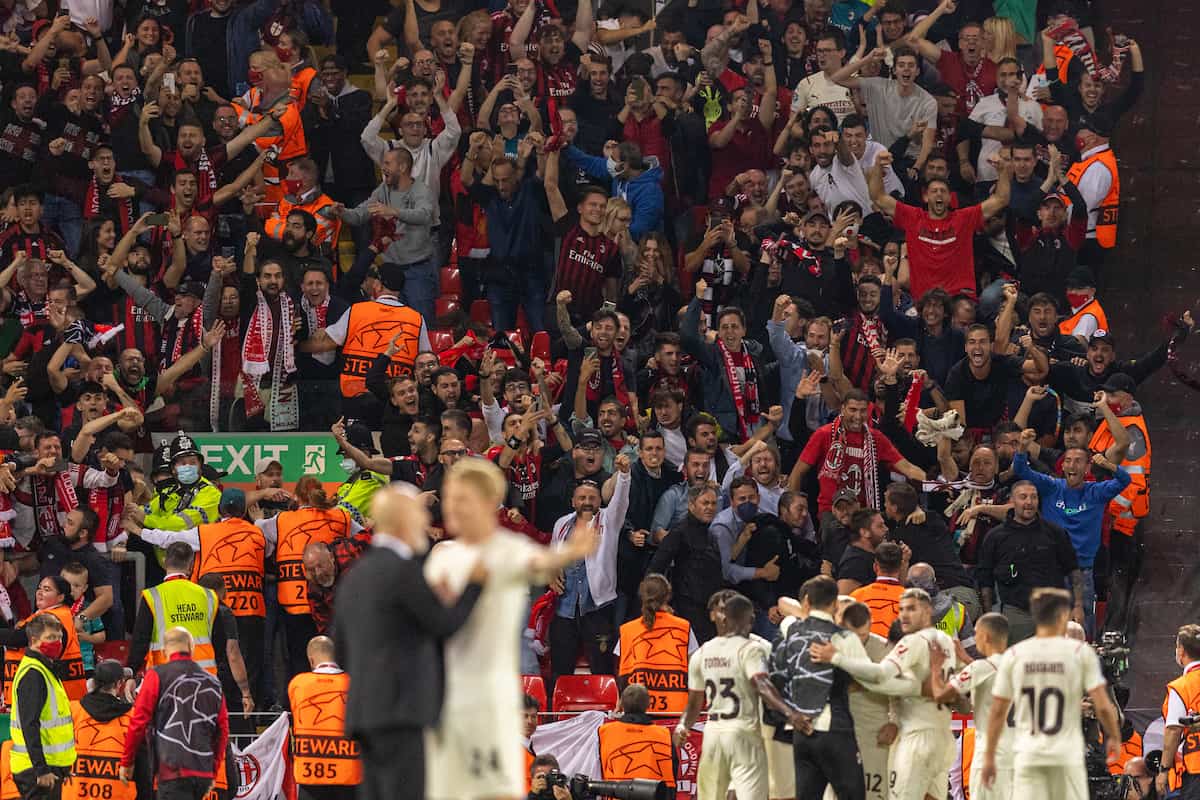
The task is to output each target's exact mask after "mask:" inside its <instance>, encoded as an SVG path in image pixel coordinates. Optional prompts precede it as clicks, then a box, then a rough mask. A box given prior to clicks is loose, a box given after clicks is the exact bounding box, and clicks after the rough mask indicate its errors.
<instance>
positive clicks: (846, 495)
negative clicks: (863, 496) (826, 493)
mask: <svg viewBox="0 0 1200 800" xmlns="http://www.w3.org/2000/svg"><path fill="white" fill-rule="evenodd" d="M857 502H858V492H856V491H854V490H853V489H850V488H846V487H843V488H841V489H838V490H837V492H835V493H834V495H833V503H831V505H835V506H836V505H837V504H838V503H857Z"/></svg>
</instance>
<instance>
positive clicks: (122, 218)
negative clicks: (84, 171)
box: [83, 175, 133, 235]
mask: <svg viewBox="0 0 1200 800" xmlns="http://www.w3.org/2000/svg"><path fill="white" fill-rule="evenodd" d="M118 184H120V185H125V181H123V180H122V179H121V178H120V177H116V178H113V182H112V183H110V184H109V185H108V186H104V187H101V186H100V183H99V181H97V180H96V176H95V175H93V176H92V179H91V180H90V181H88V186H87V192H86V193H85V194H84V198H83V218H84V219H99V218H100V217H102V216H105V214H104V212H103V211H101V205H102V203H103V201H102V200H101V199H100V198H101V197H103V196H106V193H107V192H108V189H109V187H111V186H117V185H118ZM114 202H115V203H116V204H117V219H116V223H117V227H118V228H119V229H120V231H121V234H122V235H124V234H126V233H129V229H130V228H132V227H133V198H130V197H122V198H121V199H119V200H115V201H114Z"/></svg>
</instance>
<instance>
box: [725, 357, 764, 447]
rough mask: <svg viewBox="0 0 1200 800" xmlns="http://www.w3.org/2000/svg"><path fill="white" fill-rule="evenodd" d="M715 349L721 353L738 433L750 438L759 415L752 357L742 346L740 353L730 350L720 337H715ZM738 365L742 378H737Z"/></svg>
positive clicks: (756, 379) (756, 375)
mask: <svg viewBox="0 0 1200 800" xmlns="http://www.w3.org/2000/svg"><path fill="white" fill-rule="evenodd" d="M717 350H718V351H720V353H721V362H722V363H723V364H724V366H725V380H726V381H727V382H728V383H729V390H730V392H731V393H732V394H733V407H734V409H735V410H736V411H737V421H738V434H739V435H740V436H741V438H742V440H743V441H745V440H746V439H748V438H750V433H751V432H752V431H753V429H754V426H755V425H757V424H758V417H759V407H758V374H757V372H756V371H755V369H754V358H753V357H752V356H751V355H750V353H748V352H747V351H746V349H745V348H744V347H743V348H742V351H741V352H740V353H734V352H732V351H730V350H729V348H728V347H726V346H725V343H724V342H722V341H721V340H720V339H717ZM738 367H741V368H742V376H743V379H739V378H738V372H737V368H738Z"/></svg>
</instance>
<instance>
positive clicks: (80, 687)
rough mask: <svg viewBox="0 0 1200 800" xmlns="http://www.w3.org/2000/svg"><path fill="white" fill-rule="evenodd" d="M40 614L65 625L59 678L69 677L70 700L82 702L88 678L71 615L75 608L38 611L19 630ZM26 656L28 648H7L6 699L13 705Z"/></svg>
mask: <svg viewBox="0 0 1200 800" xmlns="http://www.w3.org/2000/svg"><path fill="white" fill-rule="evenodd" d="M38 614H53V615H54V616H55V617H57V618H58V621H59V622H61V623H62V626H63V631H64V632H65V635H64V638H63V654H62V658H60V659H59V662H60V664H61V665H62V666H61V667H60V668H59V669H56V670H55V671H56V672H57V673H58V674H59V675H65V676H66V678H64V680H63V688H64V689H66V690H67V697H69V698H70V699H72V700H78V699H79V698H81V697H83V696H84V695H85V694H87V676H86V675H85V674H84V672H83V655H82V654H81V653H80V652H79V636H78V635H76V633H75V618H74V617H73V616H72V615H71V609H70V608H69V607H67V606H56V607H55V608H51V609H48V610H46V611H35V612H33V613H32V614H30V615H29V616H28V617H26V618H25V619H23V620H21V621H20V622H18V623H17V627H18V628H24V627H25V626H26V625H28V624H29V621H30V620H31V619H33V618H34V617H36V616H37V615H38ZM24 656H25V648H24V647H6V648H4V699H5V701H6V702H7V703H8V704H9V705H10V706H11V705H12V692H13V678H15V677H16V676H17V667H18V666H19V665H20V663H21V659H22V658H24Z"/></svg>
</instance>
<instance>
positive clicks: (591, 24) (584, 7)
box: [529, 1, 596, 55]
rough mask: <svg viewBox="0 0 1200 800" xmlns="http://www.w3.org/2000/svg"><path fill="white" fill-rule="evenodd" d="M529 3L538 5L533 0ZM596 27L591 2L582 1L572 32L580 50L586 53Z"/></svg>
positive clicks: (576, 13)
mask: <svg viewBox="0 0 1200 800" xmlns="http://www.w3.org/2000/svg"><path fill="white" fill-rule="evenodd" d="M529 5H531V6H532V5H537V3H535V2H532V1H531V2H530V3H529ZM595 27H596V25H595V20H594V19H593V13H592V4H591V3H590V2H589V3H580V4H579V9H578V10H577V11H576V12H575V32H574V33H572V34H571V41H572V42H574V43H575V46H576V47H578V48H579V52H581V53H584V54H585V55H586V53H587V49H588V46H589V45H590V44H591V43H592V31H593V29H594V28H595Z"/></svg>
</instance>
